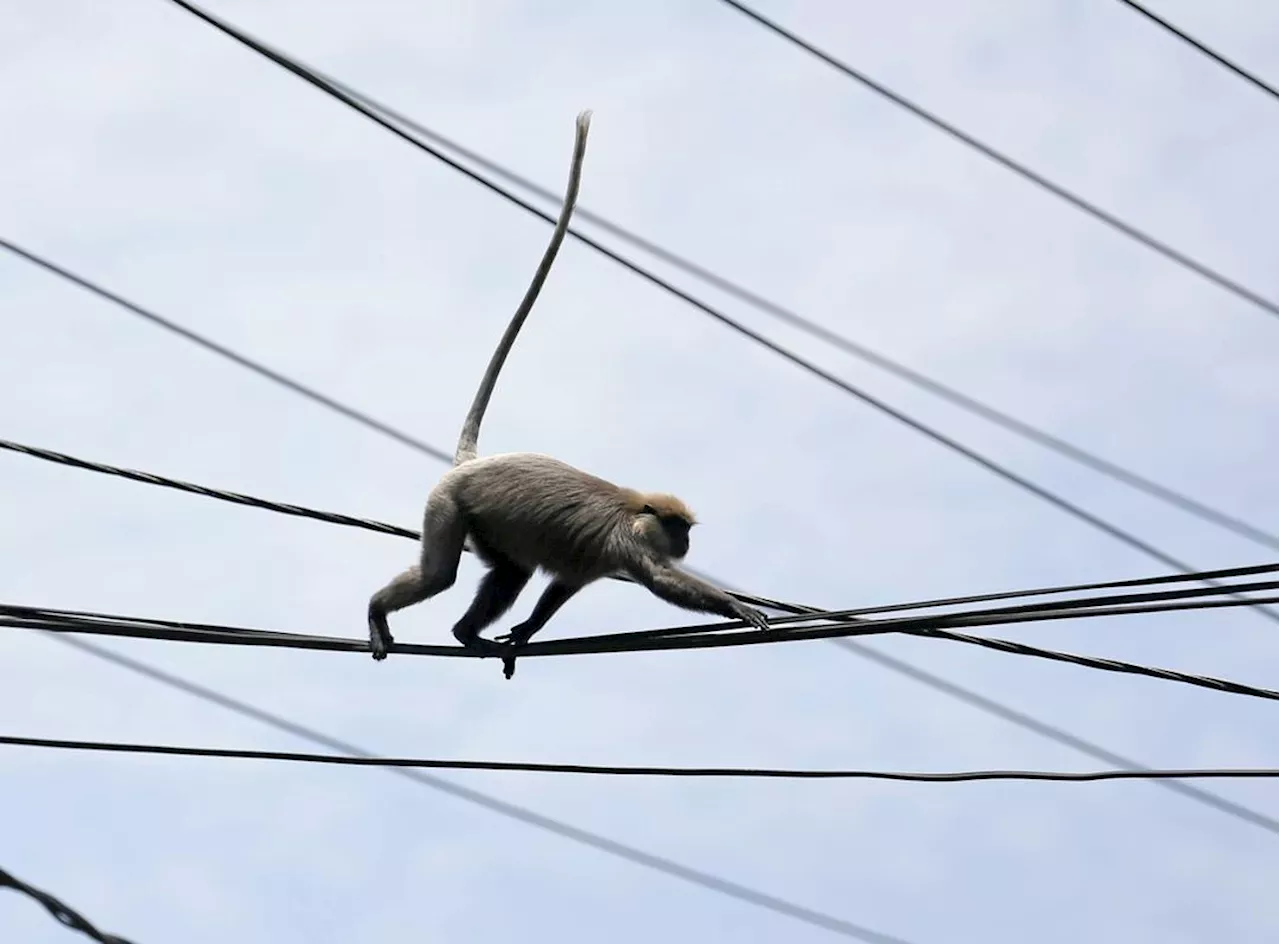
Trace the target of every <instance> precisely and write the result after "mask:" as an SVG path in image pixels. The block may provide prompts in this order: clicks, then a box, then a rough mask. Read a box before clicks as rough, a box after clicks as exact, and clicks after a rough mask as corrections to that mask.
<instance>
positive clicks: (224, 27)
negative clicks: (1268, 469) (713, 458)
mask: <svg viewBox="0 0 1280 944" xmlns="http://www.w3.org/2000/svg"><path fill="white" fill-rule="evenodd" d="M170 2H171V3H174V4H176V5H177V6H180V7H182V8H183V9H184V10H186V11H187V12H188V13H191V14H192V15H193V16H196V17H197V18H198V19H200V20H202V21H204V22H205V23H207V24H209V25H210V26H213V27H214V28H215V29H217V30H219V31H220V32H222V33H225V34H226V35H227V36H230V37H231V38H232V39H234V40H236V41H237V42H239V43H240V44H242V45H244V46H247V47H248V48H249V49H252V50H253V51H254V52H257V53H258V54H259V55H261V56H264V57H265V58H267V59H270V60H271V61H272V62H274V63H276V64H277V65H279V66H280V67H281V68H283V69H285V70H287V71H288V72H290V73H292V74H293V75H295V76H297V77H298V78H300V79H302V80H303V81H304V82H306V83H308V84H309V85H312V86H314V87H315V88H318V89H320V90H321V91H322V92H324V93H325V94H327V95H330V96H332V97H333V98H336V99H338V100H339V101H341V102H343V103H344V104H345V105H347V106H348V107H350V108H352V109H354V110H356V111H358V112H359V113H360V114H362V115H364V116H365V117H366V118H368V119H369V120H370V121H372V122H374V123H375V124H377V125H380V126H381V127H383V128H385V129H386V130H388V131H390V132H391V133H392V134H394V135H396V137H398V138H400V139H402V140H404V141H407V142H408V143H409V144H412V145H413V146H414V147H417V148H419V149H420V150H423V151H425V152H426V153H428V154H430V155H432V156H433V157H435V158H436V159H437V160H439V161H442V162H443V163H445V164H447V165H449V166H450V167H452V168H453V169H454V170H456V171H458V172H459V173H461V174H463V175H465V176H466V177H469V178H470V179H471V180H474V181H475V182H476V183H479V184H481V185H482V186H483V187H485V188H486V189H488V190H490V191H492V192H493V193H495V194H498V195H499V196H501V197H503V198H504V199H505V200H507V201H509V202H511V203H513V204H515V205H516V206H518V207H521V208H522V209H524V210H525V211H526V212H528V213H531V214H533V215H534V216H537V217H539V218H541V219H543V220H545V221H547V222H554V221H553V218H552V217H551V216H550V215H548V214H547V213H544V212H543V211H542V210H539V209H538V208H537V207H535V206H533V205H532V204H530V203H528V202H527V201H525V200H522V199H520V198H519V197H517V196H516V195H515V194H513V193H511V192H510V191H507V190H504V189H503V188H502V187H500V186H498V185H497V184H495V183H494V182H493V181H491V180H488V179H487V178H485V177H483V176H481V175H480V174H478V173H476V172H475V171H473V170H471V169H470V168H468V167H465V166H463V165H462V164H460V163H458V162H457V161H456V160H454V159H453V158H451V157H449V156H448V155H447V154H444V153H442V152H441V151H439V150H437V149H436V148H434V147H432V146H431V145H430V144H427V143H425V142H423V141H421V140H419V139H417V138H415V137H413V136H412V135H410V134H409V133H407V132H406V131H404V130H403V129H401V128H399V127H397V126H396V125H394V124H392V123H391V122H390V121H388V120H387V119H385V118H383V117H382V116H381V115H379V114H378V113H376V112H375V111H373V110H372V109H370V108H368V107H366V106H365V105H364V104H362V103H361V102H360V101H358V100H357V99H355V98H353V97H352V96H350V95H348V94H346V93H345V92H343V91H341V90H340V89H338V88H335V87H334V86H333V85H332V84H330V83H328V82H326V81H325V80H324V79H323V78H321V77H320V76H318V75H316V74H315V73H314V72H312V71H311V70H309V69H307V68H305V67H304V66H302V65H300V64H299V63H298V62H296V61H295V60H293V59H291V58H290V57H288V56H286V55H284V54H283V53H281V52H279V51H278V50H276V49H273V48H272V47H270V46H268V45H266V44H265V43H262V42H260V41H259V40H257V39H255V38H253V37H252V36H250V35H248V34H247V33H245V32H243V31H242V30H240V29H238V28H237V27H234V26H231V25H230V24H228V23H226V22H225V21H223V20H220V19H218V18H217V17H215V16H213V15H212V14H209V13H206V12H205V11H203V10H201V9H200V8H199V7H197V6H196V5H195V4H192V3H189V2H187V0H170ZM569 233H570V235H572V236H574V237H575V238H577V239H578V240H580V241H581V242H582V243H584V244H585V245H588V246H591V247H592V248H594V249H596V250H597V251H598V252H600V253H603V254H604V255H606V256H608V257H609V258H611V259H613V260H614V261H615V262H617V263H618V264H619V265H622V266H624V267H625V268H627V269H629V270H630V271H632V272H634V273H636V274H637V275H639V276H641V277H642V278H644V279H645V280H647V281H649V282H651V283H653V284H654V285H657V286H659V287H662V288H664V289H666V290H667V291H668V292H670V293H671V294H673V295H675V296H676V297H678V298H681V299H682V300H684V301H685V302H687V303H688V304H690V305H693V306H694V307H695V308H698V309H699V310H700V311H702V312H704V313H705V314H707V315H709V316H710V317H712V318H715V319H716V320H717V321H719V322H720V323H721V324H724V325H725V326H726V327H729V328H732V329H733V330H734V331H736V332H737V333H739V334H741V335H743V336H744V337H747V338H750V339H752V340H754V341H756V343H757V344H760V345H762V346H764V347H766V348H767V349H769V350H770V351H772V352H773V353H775V354H777V355H778V356H779V357H782V358H784V359H786V360H788V361H790V362H791V363H793V364H795V365H796V366H798V367H801V368H802V369H804V370H806V371H808V372H809V373H812V374H813V375H814V376H816V377H820V378H821V379H823V380H825V381H826V382H827V383H829V384H831V385H833V386H835V387H837V388H839V389H840V390H843V391H844V392H845V393H847V394H849V395H850V396H853V397H856V398H857V399H859V400H861V401H862V402H864V403H866V404H867V405H869V406H872V407H874V408H875V409H877V410H879V411H880V412H882V413H884V414H886V415H887V416H890V417H892V418H893V419H895V420H897V421H898V422H900V423H903V424H905V425H907V426H909V427H911V428H912V429H914V430H916V432H918V433H921V434H922V435H925V436H928V437H929V438H930V439H932V440H934V441H935V442H937V443H939V444H941V445H943V446H946V447H947V448H949V449H951V450H953V451H955V452H958V453H960V454H961V455H963V456H965V457H966V458H968V459H969V460H971V461H973V462H976V463H978V464H979V465H981V466H982V467H983V468H985V469H987V470H988V471H989V472H992V473H994V474H996V475H998V476H1000V477H1001V478H1003V479H1005V480H1007V481H1009V482H1011V483H1013V484H1014V485H1017V486H1019V487H1020V488H1022V489H1024V490H1026V491H1029V492H1031V493H1032V494H1033V495H1036V496H1037V497H1039V498H1040V499H1042V500H1044V501H1047V502H1049V503H1050V504H1052V505H1055V506H1057V507H1058V508H1059V509H1061V510H1062V511H1065V512H1067V513H1068V514H1071V515H1073V516H1074V517H1076V518H1079V519H1080V520H1081V521H1084V522H1085V523H1087V524H1090V525H1092V526H1093V527H1094V528H1096V529H1098V530H1100V531H1103V532H1104V533H1106V534H1108V535H1110V536H1111V537H1113V538H1115V539H1116V540H1119V541H1122V542H1123V543H1125V544H1128V545H1129V546H1130V547H1132V548H1134V549H1136V550H1139V551H1141V552H1142V553H1144V554H1146V555H1147V556H1149V557H1152V558H1154V559H1155V560H1158V561H1160V562H1161V563H1163V564H1166V565H1168V566H1170V567H1174V568H1176V569H1178V570H1181V571H1184V572H1186V571H1192V570H1194V569H1195V568H1193V567H1191V566H1190V565H1189V564H1184V563H1182V562H1181V561H1179V560H1178V559H1177V558H1175V557H1173V556H1171V555H1169V554H1166V553H1165V552H1164V551H1162V550H1160V549H1159V548H1157V547H1155V546H1154V545H1152V544H1149V543H1147V542H1146V541H1143V540H1142V539H1141V538H1139V537H1137V536H1136V535H1133V534H1131V533H1129V532H1128V531H1125V530H1124V529H1122V528H1119V527H1117V526H1116V525H1113V524H1111V523H1109V522H1108V521H1106V520H1105V519H1103V518H1100V517H1098V516H1097V515H1094V514H1092V513H1090V512H1088V511H1086V510H1085V509H1084V508H1082V507H1081V506H1079V505H1076V504H1075V503H1073V502H1070V501H1068V500H1067V499H1065V498H1062V497H1061V496H1059V495H1057V494H1056V493H1054V492H1051V491H1049V490H1048V489H1046V488H1042V487H1041V486H1039V485H1036V484H1035V483H1034V482H1032V481H1031V480H1030V479H1026V478H1024V477H1022V476H1021V475H1018V474H1017V473H1015V472H1013V471H1012V470H1011V469H1008V468H1007V467H1005V466H1003V465H1001V464H1000V463H998V462H995V461H994V460H991V459H988V458H986V457H985V456H984V455H982V454H981V453H979V452H977V451H976V450H973V449H970V448H969V447H968V446H965V445H963V444H961V443H960V442H958V441H957V440H955V439H952V438H951V437H950V436H947V435H945V434H943V433H941V432H939V431H938V430H935V429H933V428H932V427H930V426H928V425H927V424H925V423H923V422H921V421H919V420H917V419H915V418H914V417H912V416H910V415H908V414H906V413H903V412H902V411H901V410H898V409H896V408H894V407H892V406H890V405H889V404H888V403H885V402H884V401H882V400H880V399H878V398H877V397H874V396H872V395H871V394H869V393H867V392H865V391H864V390H861V389H859V388H858V387H855V386H853V385H852V384H850V383H848V382H846V381H844V380H842V379H840V378H839V377H837V376H835V375H834V374H832V373H829V372H828V371H825V370H823V369H822V368H821V367H819V366H817V365H816V364H813V363H811V362H810V361H807V360H805V359H804V358H802V357H800V356H799V355H798V354H795V353H793V352H792V351H790V350H788V349H787V348H785V347H783V346H781V345H780V344H777V343H775V342H773V341H770V340H769V339H768V338H766V337H764V336H763V335H761V334H759V333H757V332H755V331H753V330H751V329H750V328H748V327H746V326H745V325H743V324H740V323H739V322H737V321H735V320H734V319H732V318H730V317H729V316H728V315H725V314H724V313H722V312H720V311H718V310H716V309H714V308H712V307H711V306H710V305H708V304H706V303H705V302H702V301H700V300H699V299H697V298H695V297H694V296H692V295H690V294H689V293H688V292H685V291H683V290H682V289H679V288H676V287H675V286H674V285H672V284H671V283H669V282H667V281H665V280H664V279H661V278H660V277H658V276H656V275H654V274H653V273H651V272H649V271H648V270H646V269H644V268H642V267H641V266H639V265H637V264H636V263H634V262H632V261H631V260H629V259H626V258H625V257H623V256H620V255H618V254H617V253H616V252H614V251H613V250H611V249H608V248H606V247H605V246H603V245H601V244H600V243H597V242H596V241H595V240H593V239H591V238H590V237H587V236H583V235H582V234H580V233H576V232H574V230H573V229H570V230H569ZM1258 612H1259V613H1261V615H1262V616H1263V618H1264V619H1266V620H1267V622H1268V623H1271V622H1273V621H1274V619H1275V618H1276V615H1277V614H1275V613H1274V612H1272V611H1271V610H1269V609H1267V608H1266V607H1259V608H1258Z"/></svg>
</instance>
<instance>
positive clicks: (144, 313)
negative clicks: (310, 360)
mask: <svg viewBox="0 0 1280 944" xmlns="http://www.w3.org/2000/svg"><path fill="white" fill-rule="evenodd" d="M571 232H572V230H571ZM0 248H4V249H8V251H9V252H12V253H13V255H15V256H18V257H19V258H23V260H24V261H28V262H31V264H33V265H36V266H38V267H40V269H42V270H45V271H47V272H50V274H52V275H56V276H59V278H61V279H64V280H67V281H69V283H72V284H73V285H76V287H78V288H82V289H84V290H87V292H90V293H92V294H95V295H97V297H100V298H102V299H105V301H109V302H111V303H114V304H116V306H118V307H120V308H123V310H124V311H128V312H131V313H133V315H137V316H140V317H142V319H143V320H146V321H147V322H148V324H152V325H156V326H159V327H164V329H165V330H169V331H170V333H173V334H177V335H178V336H180V338H183V339H186V340H189V342H192V343H195V344H197V345H198V347H201V348H204V349H206V350H210V352H212V353H216V354H219V356H221V357H224V358H228V359H230V361H232V362H233V363H237V365H239V366H244V367H248V368H250V370H252V371H253V372H255V374H257V375H259V376H262V377H265V379H268V380H271V381H273V382H276V384H280V385H283V386H284V388H285V389H288V390H292V391H294V393H298V394H301V395H303V397H306V398H307V399H310V400H312V402H315V403H319V404H321V405H324V407H328V408H330V409H334V411H335V412H338V413H339V414H340V416H343V417H347V418H349V420H355V421H357V422H360V423H361V425H364V426H366V427H369V429H372V430H375V431H378V432H383V434H385V435H389V436H390V437H392V439H394V440H396V441H398V443H401V444H403V445H408V446H411V448H413V449H416V450H417V452H420V453H424V454H426V455H430V457H431V458H434V459H436V460H440V462H445V463H449V462H452V458H451V457H449V454H448V453H445V452H444V450H443V449H439V448H438V446H434V445H431V444H429V443H425V441H424V440H421V439H417V437H415V436H411V435H408V434H406V432H402V431H399V430H396V429H394V427H392V426H390V425H388V423H384V422H381V421H380V420H376V418H374V417H372V416H370V414H367V413H365V412H362V411H358V409H355V408H352V407H348V405H346V404H343V403H340V402H338V400H335V399H333V398H332V397H328V395H326V394H323V393H320V391H317V390H315V389H312V388H308V386H306V385H303V384H301V382H298V381H294V380H292V379H289V377H285V376H284V375H282V374H279V372H276V371H274V370H273V368H270V367H266V366H265V365H261V363H259V362H256V361H252V359H251V358H247V357H244V356H242V354H239V353H238V352H234V350H232V349H229V348H227V347H224V345H221V344H219V343H216V342H212V340H210V339H207V338H205V336H204V335H201V334H198V333H196V331H192V330H189V329H187V327H183V326H182V325H178V324H177V322H174V321H172V320H170V319H166V317H164V316H161V315H157V313H155V312H152V311H148V310H147V308H143V307H142V306H141V304H137V303H134V302H132V301H129V299H128V298H124V297H123V295H119V294H116V293H114V292H111V290H109V289H106V288H104V287H101V285H99V284H96V283H93V281H91V280H88V279H86V278H83V276H81V275H77V274H76V272H72V271H70V270H68V269H65V267H64V266H60V265H58V264H55V262H52V261H50V260H47V258H45V257H42V256H40V255H37V253H35V252H31V251H29V249H26V248H23V247H20V246H18V244H17V243H13V242H12V240H8V239H4V238H3V237H0ZM837 382H840V384H842V381H837ZM850 389H851V390H852V389H854V388H850ZM855 395H858V397H860V398H864V397H868V395H865V394H863V393H861V391H856V390H855ZM869 402H872V404H873V405H877V407H878V408H881V409H884V411H888V412H890V413H891V414H895V416H897V417H901V420H902V421H904V422H906V423H908V425H911V426H913V427H914V429H918V430H920V431H923V432H925V434H927V435H929V436H931V437H933V439H936V440H938V441H941V443H943V445H950V446H952V448H954V449H956V450H959V452H961V453H963V454H965V455H968V457H969V458H972V459H974V460H975V462H978V463H979V464H982V466H984V467H987V468H988V469H989V471H993V472H996V473H997V475H1000V476H1002V477H1005V478H1007V480H1010V481H1012V482H1014V484H1016V485H1021V486H1023V487H1025V489H1028V490H1030V491H1032V492H1033V494H1036V495H1038V496H1039V498H1042V499H1046V500H1048V501H1051V503H1052V504H1055V505H1057V507H1059V508H1062V509H1064V510H1068V512H1069V513H1071V514H1074V515H1075V517H1078V518H1082V519H1084V521H1085V522H1087V523H1091V524H1093V526H1094V527H1100V528H1101V530H1103V531H1105V532H1107V533H1110V535H1111V536H1112V537H1119V539H1120V540H1123V541H1124V542H1125V544H1129V545H1130V546H1134V547H1135V549H1138V550H1140V551H1143V553H1146V554H1147V555H1148V556H1153V558H1155V559H1157V560H1160V562H1161V563H1165V564H1167V565H1170V567H1172V568H1175V569H1178V570H1181V572H1184V573H1193V572H1194V570H1196V568H1193V567H1192V565H1190V564H1187V563H1184V562H1181V560H1179V559H1178V558H1174V556H1171V555H1169V554H1165V553H1164V551H1161V550H1160V549H1157V547H1155V546H1152V545H1149V544H1147V542H1144V541H1142V540H1140V539H1137V537H1135V536H1133V535H1129V533H1128V532H1125V531H1123V530H1120V528H1117V527H1116V526H1112V524H1110V523H1108V522H1105V521H1103V519H1101V518H1098V517H1096V515H1093V514H1092V513H1089V512H1085V510H1084V509H1083V508H1080V507H1078V505H1075V504H1073V503H1070V501H1068V500H1066V499H1061V498H1059V496H1057V495H1055V494H1053V492H1050V491H1048V490H1046V489H1042V487H1041V486H1038V485H1036V484H1034V482H1030V481H1029V480H1025V478H1023V477H1021V476H1018V475H1016V473H1012V472H1010V471H1007V469H1005V468H1004V467H1002V466H998V464H997V463H995V462H993V460H989V459H987V458H986V457H983V455H980V454H978V453H977V452H974V450H970V449H969V448H968V446H964V445H961V444H959V443H956V441H955V440H950V439H948V437H946V436H943V435H942V434H940V432H936V431H934V430H932V429H931V427H928V426H924V425H923V423H919V422H918V421H915V420H914V418H911V417H908V416H905V414H901V413H899V412H897V411H896V409H895V408H892V407H888V405H887V404H883V403H881V402H879V400H874V399H873V400H869ZM0 448H4V449H9V450H13V452H23V453H26V454H28V455H32V457H36V458H42V459H47V460H52V462H61V463H64V464H69V466H78V467H82V468H88V469H91V471H97V472H110V473H111V475H119V476H124V477H129V478H134V480H137V481H143V482H150V484H164V485H166V487H175V489H180V490H184V491H192V492H197V494H204V486H197V485H192V484H189V482H187V484H182V482H174V481H172V480H170V481H168V482H159V481H156V480H155V477H154V476H150V475H148V473H145V472H136V471H129V469H120V468H111V467H106V466H102V464H99V463H86V462H84V460H79V459H74V458H73V457H69V455H65V454H59V453H54V452H52V450H45V449H40V448H36V446H24V445H22V444H18V443H12V441H0ZM219 498H223V499H224V500H230V501H237V500H238V499H237V498H236V496H234V494H233V492H224V494H223V495H220V496H219ZM242 498H244V499H247V500H246V501H241V503H242V504H253V500H252V499H250V498H248V496H242ZM271 510H279V512H283V513H287V514H292V513H294V512H291V510H288V508H287V507H285V505H282V504H276V505H275V507H274V508H273V509H271ZM310 517H315V515H310ZM387 527H390V526H379V527H375V530H384V528H387ZM1262 615H1263V618H1266V619H1272V617H1270V615H1268V614H1266V613H1263V614H1262Z"/></svg>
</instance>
